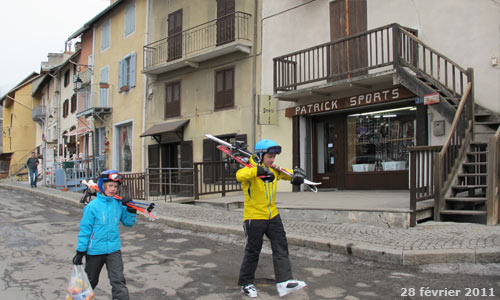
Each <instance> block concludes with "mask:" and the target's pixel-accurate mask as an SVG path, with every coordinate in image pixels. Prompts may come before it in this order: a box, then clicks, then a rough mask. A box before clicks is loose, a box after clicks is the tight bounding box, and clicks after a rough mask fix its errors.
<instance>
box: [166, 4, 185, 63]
mask: <svg viewBox="0 0 500 300" xmlns="http://www.w3.org/2000/svg"><path fill="white" fill-rule="evenodd" d="M167 23H168V38H167V43H168V59H167V60H168V61H170V60H174V59H178V58H181V57H182V9H179V10H178V11H175V12H173V13H171V14H169V15H168V22H167Z"/></svg>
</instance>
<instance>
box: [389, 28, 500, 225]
mask: <svg viewBox="0 0 500 300" xmlns="http://www.w3.org/2000/svg"><path fill="white" fill-rule="evenodd" d="M398 34H400V39H401V41H402V45H403V46H402V47H401V49H399V50H401V51H400V52H398V54H399V57H398V60H397V61H396V62H395V64H394V66H395V69H396V70H397V75H396V79H397V81H398V82H399V83H401V84H402V85H404V86H405V87H406V88H408V89H409V90H411V91H412V92H413V93H415V94H416V95H418V96H419V97H424V95H428V94H432V93H438V94H439V98H440V102H439V103H438V104H433V105H432V108H433V109H434V110H435V111H437V112H438V113H439V114H440V115H442V116H443V117H444V118H446V119H447V120H448V121H449V122H450V123H451V124H452V125H451V128H450V129H449V131H448V132H449V133H448V136H447V139H446V142H445V144H444V145H443V146H441V147H440V149H439V150H437V151H436V149H433V148H432V147H431V146H420V147H414V149H413V150H410V160H411V163H412V165H413V168H410V171H411V174H410V209H411V210H412V211H414V216H412V220H411V224H412V226H414V225H415V224H416V222H417V221H418V213H419V211H418V205H417V203H419V202H420V203H421V202H423V201H428V200H429V199H433V200H434V213H433V215H434V220H436V221H457V222H479V223H487V224H497V223H498V221H499V215H500V209H499V206H500V204H499V202H500V201H499V198H500V193H499V182H500V170H499V168H500V164H499V156H500V129H498V128H499V125H500V115H499V114H498V113H495V112H493V111H491V110H488V109H486V108H484V107H482V106H480V105H478V104H476V103H475V101H474V72H473V70H472V69H470V68H469V69H464V68H462V67H460V66H459V65H458V64H456V63H455V62H453V61H452V60H451V59H449V58H448V57H446V56H445V55H443V54H441V53H439V52H438V51H436V50H434V49H432V48H431V47H429V46H428V45H426V44H425V43H424V42H422V41H421V40H420V39H419V38H418V37H417V36H416V35H414V34H413V33H411V32H409V31H407V30H406V29H404V28H400V29H399V33H398Z"/></svg>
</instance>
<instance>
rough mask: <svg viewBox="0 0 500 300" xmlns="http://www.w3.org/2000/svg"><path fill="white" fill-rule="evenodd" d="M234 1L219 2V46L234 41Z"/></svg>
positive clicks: (222, 0)
mask: <svg viewBox="0 0 500 300" xmlns="http://www.w3.org/2000/svg"><path fill="white" fill-rule="evenodd" d="M234 17H235V14H234V0H217V46H218V45H222V44H225V43H229V42H232V41H234Z"/></svg>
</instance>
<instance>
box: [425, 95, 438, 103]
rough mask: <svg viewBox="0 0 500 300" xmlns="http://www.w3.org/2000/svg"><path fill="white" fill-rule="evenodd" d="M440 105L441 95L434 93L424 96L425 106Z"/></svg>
mask: <svg viewBox="0 0 500 300" xmlns="http://www.w3.org/2000/svg"><path fill="white" fill-rule="evenodd" d="M436 103H439V94H438V93H432V94H427V95H424V105H430V104H436Z"/></svg>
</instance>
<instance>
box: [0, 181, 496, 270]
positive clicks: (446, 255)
mask: <svg viewBox="0 0 500 300" xmlns="http://www.w3.org/2000/svg"><path fill="white" fill-rule="evenodd" d="M0 188H3V189H7V190H10V191H19V190H22V191H24V192H27V193H29V194H31V195H33V196H43V197H48V198H51V199H54V200H56V201H58V202H65V203H68V202H69V203H70V204H73V205H75V206H80V204H79V200H78V199H73V198H71V197H64V196H61V195H54V194H50V193H47V192H44V191H40V190H36V189H30V188H28V187H26V188H25V187H20V186H14V185H9V184H5V183H0ZM140 216H141V217H142V218H144V219H146V220H147V219H148V217H147V216H144V215H140ZM156 222H161V223H163V224H165V225H167V226H170V227H172V228H176V229H187V230H192V231H198V232H211V233H217V234H223V235H228V234H233V235H238V236H242V237H243V236H244V232H243V229H242V228H241V227H240V226H227V225H218V224H213V223H205V222H198V221H195V220H191V219H184V218H176V217H162V218H160V219H158V220H157V221H156ZM287 240H288V244H290V245H295V246H300V247H306V248H311V249H316V250H321V251H327V252H331V253H335V254H340V255H344V256H348V257H355V258H358V259H363V260H369V261H377V262H381V263H389V264H396V265H423V264H434V263H500V249H498V248H477V249H462V248H459V249H425V250H405V249H393V248H386V247H380V246H373V245H369V244H355V243H353V242H352V241H346V240H338V239H337V240H329V239H321V238H309V237H304V236H301V235H294V234H287Z"/></svg>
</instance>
